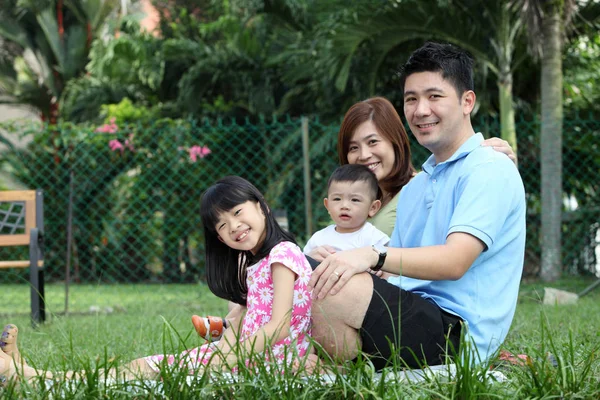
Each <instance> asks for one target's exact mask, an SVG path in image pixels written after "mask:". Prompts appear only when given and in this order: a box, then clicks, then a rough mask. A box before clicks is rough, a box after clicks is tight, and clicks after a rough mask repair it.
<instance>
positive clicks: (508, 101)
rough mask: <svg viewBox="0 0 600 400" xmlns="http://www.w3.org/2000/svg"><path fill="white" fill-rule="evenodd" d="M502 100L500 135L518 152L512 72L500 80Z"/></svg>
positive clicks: (500, 99) (499, 89)
mask: <svg viewBox="0 0 600 400" xmlns="http://www.w3.org/2000/svg"><path fill="white" fill-rule="evenodd" d="M498 95H499V101H500V129H501V131H500V136H501V137H502V139H504V140H506V141H507V142H508V143H509V144H510V147H512V148H513V151H514V152H515V154H518V153H517V130H516V128H515V109H514V107H513V96H512V74H510V73H508V74H507V75H505V76H504V77H503V78H502V79H500V80H498Z"/></svg>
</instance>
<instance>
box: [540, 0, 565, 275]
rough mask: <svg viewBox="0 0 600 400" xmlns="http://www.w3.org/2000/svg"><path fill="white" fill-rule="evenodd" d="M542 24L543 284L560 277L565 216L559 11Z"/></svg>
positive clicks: (555, 7) (560, 24)
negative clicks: (562, 226)
mask: <svg viewBox="0 0 600 400" xmlns="http://www.w3.org/2000/svg"><path fill="white" fill-rule="evenodd" d="M549 8H551V9H549V10H547V11H548V13H547V14H546V15H545V17H544V19H543V22H542V38H541V40H542V51H543V53H542V77H541V84H542V88H541V89H542V131H541V134H540V141H541V143H540V145H541V146H540V147H541V166H542V177H541V178H542V232H541V238H542V240H541V245H542V265H541V273H540V276H541V278H542V280H543V281H546V282H548V281H554V280H556V279H558V278H559V277H560V274H561V271H562V268H561V225H562V224H561V216H562V122H563V109H562V89H563V79H562V43H561V42H562V21H561V15H560V12H559V10H558V7H557V6H556V5H555V6H552V7H549Z"/></svg>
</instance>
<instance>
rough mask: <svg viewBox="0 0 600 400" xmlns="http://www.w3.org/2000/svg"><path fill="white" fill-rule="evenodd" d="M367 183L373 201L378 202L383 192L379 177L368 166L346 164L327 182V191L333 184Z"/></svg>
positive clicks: (336, 170) (337, 169) (334, 172)
mask: <svg viewBox="0 0 600 400" xmlns="http://www.w3.org/2000/svg"><path fill="white" fill-rule="evenodd" d="M360 181H363V182H367V184H368V185H369V195H370V196H371V200H377V199H379V197H380V194H381V191H380V189H379V184H378V183H377V177H376V176H375V174H374V173H373V171H371V170H370V169H369V168H368V167H367V166H365V165H361V164H346V165H342V166H341V167H338V168H336V169H335V171H333V173H332V174H331V176H330V177H329V181H328V182H327V190H329V188H331V184H332V183H333V182H360Z"/></svg>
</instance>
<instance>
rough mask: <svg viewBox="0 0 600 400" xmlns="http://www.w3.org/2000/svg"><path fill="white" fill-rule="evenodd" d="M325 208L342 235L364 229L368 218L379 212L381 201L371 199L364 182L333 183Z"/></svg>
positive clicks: (367, 186) (325, 201)
mask: <svg viewBox="0 0 600 400" xmlns="http://www.w3.org/2000/svg"><path fill="white" fill-rule="evenodd" d="M324 203H325V208H327V211H329V215H331V218H332V219H333V221H334V222H335V225H336V231H338V232H340V233H350V232H355V231H357V230H359V229H360V228H362V226H363V224H364V223H365V221H366V220H367V218H368V217H372V216H373V215H375V213H377V211H378V210H379V206H380V202H379V200H373V199H371V193H370V190H369V185H368V184H367V182H364V181H357V182H335V181H334V182H331V186H329V190H328V191H327V198H326V199H325V200H324Z"/></svg>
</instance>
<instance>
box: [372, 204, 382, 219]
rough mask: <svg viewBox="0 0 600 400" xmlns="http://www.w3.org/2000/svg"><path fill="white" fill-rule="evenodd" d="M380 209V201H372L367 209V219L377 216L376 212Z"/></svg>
mask: <svg viewBox="0 0 600 400" xmlns="http://www.w3.org/2000/svg"><path fill="white" fill-rule="evenodd" d="M380 208H381V200H374V201H373V202H372V203H371V207H370V208H369V217H371V218H373V216H375V214H377V211H379V209H380Z"/></svg>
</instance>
